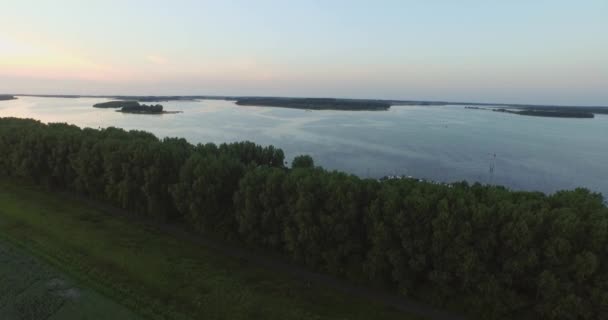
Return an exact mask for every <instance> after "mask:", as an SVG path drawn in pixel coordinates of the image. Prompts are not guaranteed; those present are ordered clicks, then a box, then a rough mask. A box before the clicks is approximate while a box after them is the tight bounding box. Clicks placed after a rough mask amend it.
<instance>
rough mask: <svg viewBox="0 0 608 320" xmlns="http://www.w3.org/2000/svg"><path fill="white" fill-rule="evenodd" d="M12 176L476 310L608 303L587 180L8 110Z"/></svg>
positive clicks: (603, 240)
mask: <svg viewBox="0 0 608 320" xmlns="http://www.w3.org/2000/svg"><path fill="white" fill-rule="evenodd" d="M0 175H4V176H8V177H13V178H20V179H28V180H30V181H32V182H33V183H36V184H39V185H43V186H49V187H52V188H54V189H65V190H70V191H73V192H77V193H80V194H83V195H85V196H87V197H90V198H94V199H97V200H100V201H104V202H107V203H109V204H112V205H114V206H117V207H120V208H124V209H128V210H129V211H132V212H136V213H138V214H139V216H140V217H141V219H143V220H165V221H178V222H180V223H182V224H183V225H184V226H185V227H187V228H192V229H194V230H196V231H197V232H200V233H204V234H219V235H221V236H222V237H224V238H226V239H231V240H233V241H240V242H242V243H244V244H245V243H246V244H247V245H256V246H259V247H263V248H266V249H268V250H272V251H274V252H277V253H279V254H281V255H283V256H284V257H286V258H288V259H290V260H291V261H293V262H294V263H298V264H301V265H304V266H306V267H308V268H310V269H312V270H318V271H322V272H325V273H328V274H332V275H335V276H338V277H343V278H346V279H349V280H350V281H353V282H356V283H364V284H367V285H370V286H376V287H383V288H385V290H388V291H391V292H399V293H401V294H403V295H404V296H409V297H416V298H418V299H422V300H425V301H429V302H431V303H434V304H436V305H442V306H448V307H449V308H452V309H457V310H465V311H466V312H468V313H469V314H471V315H473V316H475V317H477V318H483V319H499V318H509V319H512V318H524V319H525V318H530V319H600V318H602V317H603V316H604V315H605V314H606V313H607V312H608V252H607V251H606V248H607V247H608V208H607V207H606V206H605V204H604V199H603V197H602V196H601V195H600V194H594V193H591V192H589V191H588V190H586V189H576V190H573V191H561V192H557V193H555V194H553V195H546V194H543V193H536V192H516V191H510V190H508V189H505V188H502V187H494V186H483V185H480V184H474V185H469V184H467V183H464V182H463V183H455V184H450V185H441V184H432V183H427V182H420V181H416V180H414V179H390V180H386V181H377V180H373V179H361V178H358V177H356V176H352V175H348V174H345V173H341V172H335V171H327V170H324V169H322V168H319V167H315V166H314V162H313V161H312V159H311V158H309V157H306V156H304V158H296V159H295V160H294V166H293V167H292V168H287V167H286V166H285V164H284V155H283V152H282V151H281V150H280V149H275V148H274V147H272V146H269V147H260V146H257V145H255V144H253V143H250V142H242V143H233V144H222V145H219V146H217V145H214V144H198V145H191V144H189V143H188V142H187V141H185V140H184V139H176V138H167V139H162V140H159V139H158V138H156V137H155V136H153V135H152V134H150V133H147V132H141V131H129V132H127V131H124V130H121V129H116V128H108V129H102V130H94V129H80V128H78V127H75V126H70V125H66V124H49V125H46V124H42V123H40V122H37V121H33V120H20V119H14V118H5V119H0ZM107 236H108V237H109V238H112V237H113V236H112V233H111V232H108V234H107ZM152 247H153V246H152ZM146 250H147V249H146Z"/></svg>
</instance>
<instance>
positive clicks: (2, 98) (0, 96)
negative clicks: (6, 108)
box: [0, 94, 17, 101]
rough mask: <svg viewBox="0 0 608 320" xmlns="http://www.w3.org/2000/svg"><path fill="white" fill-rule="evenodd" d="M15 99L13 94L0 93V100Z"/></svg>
mask: <svg viewBox="0 0 608 320" xmlns="http://www.w3.org/2000/svg"><path fill="white" fill-rule="evenodd" d="M14 99H17V98H16V97H15V96H10V95H6V94H0V101H2V100H14Z"/></svg>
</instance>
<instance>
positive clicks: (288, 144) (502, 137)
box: [0, 97, 608, 195]
mask: <svg viewBox="0 0 608 320" xmlns="http://www.w3.org/2000/svg"><path fill="white" fill-rule="evenodd" d="M102 101H107V100H106V99H93V98H81V99H67V98H65V99H64V98H33V97H20V99H18V100H12V101H0V117H8V116H12V117H21V118H34V119H39V120H41V121H44V122H67V123H71V124H76V125H78V126H81V127H92V128H98V127H108V126H115V127H120V128H125V129H140V130H146V131H150V132H153V133H155V134H156V135H158V136H159V137H164V136H177V137H185V138H187V139H188V140H189V141H190V142H193V143H198V142H215V143H220V142H232V141H241V140H251V141H254V142H256V143H258V144H262V145H268V144H272V145H275V146H277V147H280V148H282V149H283V150H284V151H285V153H286V156H287V158H288V159H289V160H290V159H291V158H292V157H293V156H295V155H298V154H310V155H312V156H313V157H314V159H315V161H316V163H317V164H319V165H322V166H323V167H326V168H330V169H339V170H343V171H347V172H351V173H354V174H357V175H360V176H363V177H368V176H369V177H380V176H384V175H394V174H399V175H401V174H404V175H411V176H414V177H419V178H425V179H431V180H436V181H443V182H452V181H460V180H468V181H479V182H482V183H495V184H501V185H506V186H509V187H511V188H514V189H525V190H540V191H545V192H554V191H556V190H560V189H571V188H575V187H579V186H582V187H586V188H589V189H592V190H594V191H598V192H602V193H603V194H605V195H608V116H606V115H597V116H596V118H595V119H558V118H540V117H525V116H518V115H513V114H504V113H498V112H489V111H480V110H466V109H464V107H462V106H442V107H429V106H419V107H418V106H413V107H412V106H395V107H391V109H390V110H389V111H376V112H367V111H358V112H350V111H342V112H341V111H312V112H307V111H304V110H294V109H281V108H270V107H246V106H237V105H235V104H234V103H232V102H228V101H216V100H204V101H196V102H194V101H187V102H165V103H163V105H164V106H165V109H166V110H179V111H183V112H184V113H181V114H166V115H133V114H123V113H119V112H114V110H110V109H95V108H92V107H91V106H92V105H93V104H94V103H97V102H102ZM494 154H496V160H495V161H494V160H493V158H494V156H493V155H494ZM493 162H494V163H495V164H494V167H495V169H494V173H493V174H490V170H489V168H490V166H491V165H492V163H493Z"/></svg>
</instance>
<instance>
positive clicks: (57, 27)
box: [0, 0, 608, 105]
mask: <svg viewBox="0 0 608 320" xmlns="http://www.w3.org/2000/svg"><path fill="white" fill-rule="evenodd" d="M0 4H1V5H0V8H1V11H0V15H1V17H2V18H1V19H0V93H34V94H101V95H103V94H107V95H114V94H125V95H129V94H131V95H258V96H270V95H272V96H310V97H348V98H378V99H406V100H408V99H409V100H444V101H478V102H506V103H546V104H564V105H572V104H576V105H608V0H598V1H592V0H579V1H576V0H571V1H562V0H552V1H542V0H511V1H502V0H501V1H493V0H459V1H452V0H444V1H440V0H427V1H422V0H419V1H408V0H400V1H399V0H395V1H391V0H376V1H372V0H369V1H359V0H348V1H347V0H344V1H342V0H325V1H317V0H306V1H300V0H297V1H289V0H283V1H270V0H268V1H264V0H259V1H254V0H247V1H246V0H232V1H228V0H226V1H205V0H198V1H181V0H173V1H153V0H147V1H128V0H121V1H113V0H104V1H81V0H78V1H70V0H52V1H47V0H38V1H31V0H0Z"/></svg>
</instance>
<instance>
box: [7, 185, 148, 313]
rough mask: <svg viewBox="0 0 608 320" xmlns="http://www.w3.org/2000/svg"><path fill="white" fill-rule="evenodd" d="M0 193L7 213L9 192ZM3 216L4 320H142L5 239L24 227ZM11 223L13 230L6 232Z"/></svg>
mask: <svg viewBox="0 0 608 320" xmlns="http://www.w3.org/2000/svg"><path fill="white" fill-rule="evenodd" d="M0 190H2V192H3V193H2V194H1V195H0V199H1V200H2V202H1V203H2V206H1V207H2V210H7V209H8V208H7V207H8V205H9V203H6V202H5V201H7V200H8V199H7V195H6V193H5V192H6V191H7V190H6V189H4V188H1V189H0ZM3 213H4V212H3ZM22 214H23V213H22ZM23 215H25V214H23ZM0 217H1V218H2V221H1V223H0V230H2V233H1V234H0V288H2V290H0V315H1V318H2V319H3V320H13V319H14V320H40V319H49V320H77V319H79V320H82V319H88V318H94V319H99V320H103V319H106V320H113V319H134V320H135V319H140V317H138V316H137V315H136V314H134V313H132V312H130V311H129V310H128V309H127V308H125V307H124V306H122V305H119V304H117V303H115V302H113V301H111V300H109V299H107V298H106V297H103V296H101V295H99V294H98V293H96V292H93V291H91V290H89V289H84V288H82V287H80V286H77V285H75V283H74V281H72V280H71V279H69V278H67V277H65V276H64V275H63V274H62V273H60V272H58V271H57V270H55V269H54V268H52V267H50V266H49V265H48V264H46V263H44V262H42V261H39V260H38V259H34V258H32V257H31V256H30V255H29V254H28V252H25V251H24V250H21V249H20V248H18V247H16V246H14V245H12V244H11V243H10V242H8V241H6V240H5V239H2V238H4V237H7V236H9V235H10V234H13V233H14V232H15V231H16V229H21V230H23V229H24V227H15V226H14V225H13V224H10V223H8V222H7V221H6V218H7V217H6V214H0ZM9 224H10V225H11V226H13V228H11V229H10V230H7V227H9Z"/></svg>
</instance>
